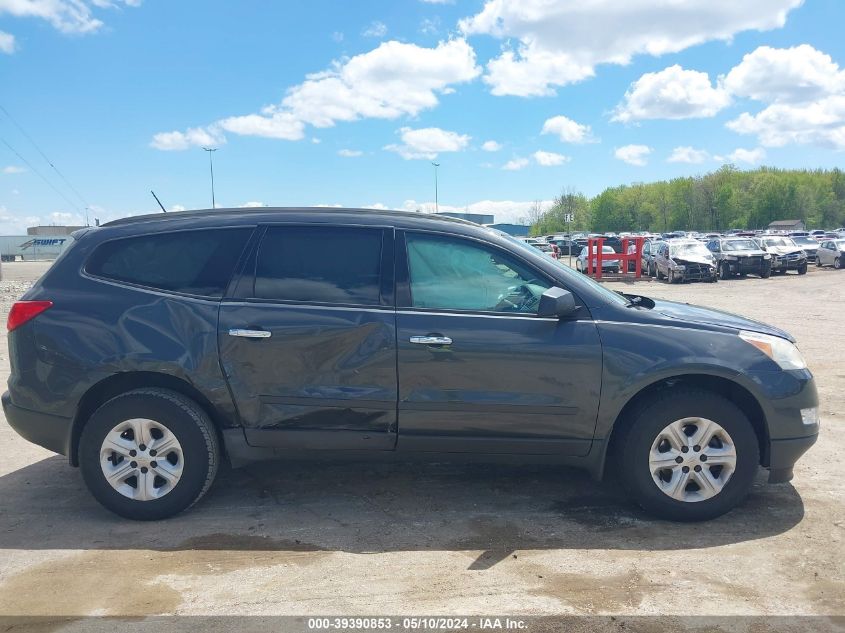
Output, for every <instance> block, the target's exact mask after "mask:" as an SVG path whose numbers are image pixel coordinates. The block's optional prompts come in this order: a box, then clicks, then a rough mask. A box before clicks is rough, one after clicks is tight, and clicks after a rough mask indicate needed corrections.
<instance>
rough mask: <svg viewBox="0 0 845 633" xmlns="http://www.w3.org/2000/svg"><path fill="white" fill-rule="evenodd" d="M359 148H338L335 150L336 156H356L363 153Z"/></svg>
mask: <svg viewBox="0 0 845 633" xmlns="http://www.w3.org/2000/svg"><path fill="white" fill-rule="evenodd" d="M363 153H364V152H362V151H361V150H359V149H340V150H338V151H337V155H338V156H343V157H344V158H357V157H358V156H361V155H363Z"/></svg>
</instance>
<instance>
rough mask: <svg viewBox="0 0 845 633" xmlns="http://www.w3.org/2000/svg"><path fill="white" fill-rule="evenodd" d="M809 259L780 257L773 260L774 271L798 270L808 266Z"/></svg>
mask: <svg viewBox="0 0 845 633" xmlns="http://www.w3.org/2000/svg"><path fill="white" fill-rule="evenodd" d="M807 259H808V258H807V257H796V258H787V257H778V258H777V259H776V260H775V259H773V260H772V270H798V269H799V268H802V267H805V266H806V265H807Z"/></svg>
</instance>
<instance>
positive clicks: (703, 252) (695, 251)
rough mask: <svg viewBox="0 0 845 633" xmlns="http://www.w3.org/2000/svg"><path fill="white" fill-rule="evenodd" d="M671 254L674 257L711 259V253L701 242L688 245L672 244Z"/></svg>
mask: <svg viewBox="0 0 845 633" xmlns="http://www.w3.org/2000/svg"><path fill="white" fill-rule="evenodd" d="M669 252H670V253H671V255H672V257H691V256H693V255H696V256H698V257H710V251H708V250H707V247H706V246H705V245H704V244H702V243H701V242H689V243H687V244H670V245H669Z"/></svg>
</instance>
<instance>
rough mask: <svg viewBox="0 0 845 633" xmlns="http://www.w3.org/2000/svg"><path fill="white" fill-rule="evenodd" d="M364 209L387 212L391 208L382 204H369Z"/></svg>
mask: <svg viewBox="0 0 845 633" xmlns="http://www.w3.org/2000/svg"><path fill="white" fill-rule="evenodd" d="M361 208H362V209H375V210H377V211H386V210H387V209H389V208H390V207H388V206H387V205H386V204H382V203H381V202H376V203H375V204H367V205H364V206H363V207H361Z"/></svg>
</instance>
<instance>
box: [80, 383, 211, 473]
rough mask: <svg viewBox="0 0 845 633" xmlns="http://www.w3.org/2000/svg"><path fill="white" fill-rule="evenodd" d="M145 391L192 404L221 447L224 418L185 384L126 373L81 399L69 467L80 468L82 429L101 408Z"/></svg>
mask: <svg viewBox="0 0 845 633" xmlns="http://www.w3.org/2000/svg"><path fill="white" fill-rule="evenodd" d="M145 387H158V388H162V389H170V390H172V391H175V392H177V393H180V394H182V395H184V396H187V397H188V398H191V399H192V400H194V401H195V402H196V403H197V404H199V405H200V406H201V407H202V408H203V410H204V411H205V412H206V413H207V414H208V416H209V418H211V421H212V422H213V423H214V428H215V430H216V432H217V435H218V439H219V440H220V445H221V446H224V444H223V439H222V434H221V429H222V428H223V426H225V425H224V416H223V415H222V414H221V412H220V411H219V410H218V409H217V408H216V407H215V406H214V405H213V404H212V403H211V401H209V399H208V398H207V397H206V396H205V395H203V393H202V392H201V391H200V390H199V389H197V388H196V387H195V386H194V385H192V384H191V383H189V382H188V381H187V380H184V379H182V378H179V377H177V376H173V375H171V374H163V373H158V372H152V371H129V372H121V373H117V374H113V375H111V376H109V377H108V378H104V379H103V380H101V381H100V382H98V383H96V384H94V385H92V386H91V387H90V388H89V389H88V391H86V392H85V394H84V395H83V396H82V398H81V399H80V401H79V405H78V406H77V408H76V415H75V416H74V418H73V424H72V426H71V432H70V439H69V446H68V460H69V461H70V464H71V466H79V438H80V437H81V435H82V429H83V427H84V426H85V424H86V422H88V419H89V418H90V417H91V415H92V414H93V413H94V412H95V411H96V410H97V409H98V408H99V407H100V406H102V405H103V404H105V403H106V402H108V401H109V400H111V399H112V398H114V397H116V396H119V395H120V394H122V393H126V392H128V391H132V390H134V389H142V388H145Z"/></svg>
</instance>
